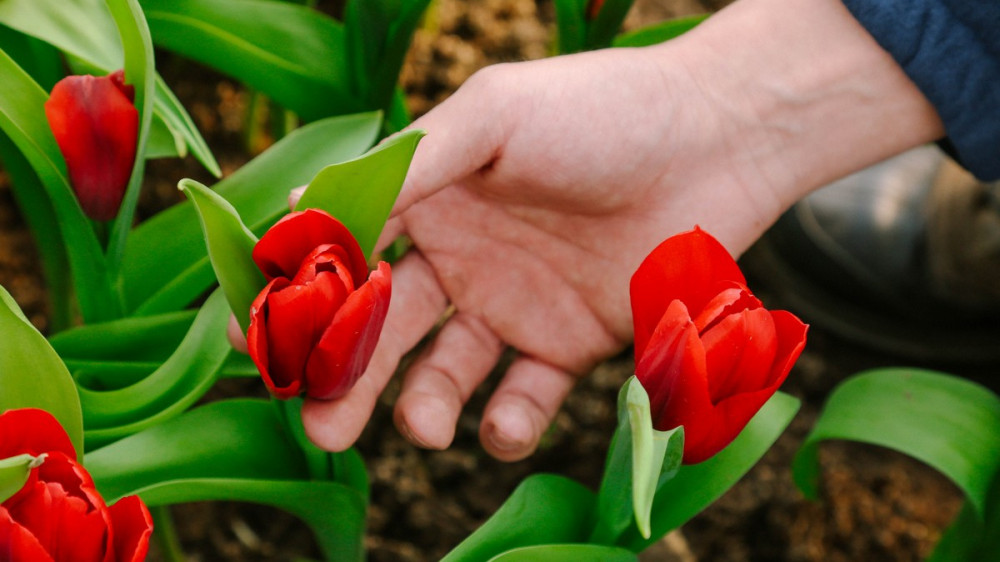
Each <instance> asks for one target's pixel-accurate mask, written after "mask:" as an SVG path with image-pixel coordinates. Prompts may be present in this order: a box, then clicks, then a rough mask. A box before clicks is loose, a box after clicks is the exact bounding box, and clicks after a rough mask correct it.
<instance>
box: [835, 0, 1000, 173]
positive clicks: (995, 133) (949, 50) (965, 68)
mask: <svg viewBox="0 0 1000 562" xmlns="http://www.w3.org/2000/svg"><path fill="white" fill-rule="evenodd" d="M843 2H844V5H845V6H847V9H848V10H849V11H850V12H851V14H853V15H854V17H855V18H857V20H858V21H859V22H861V25H863V26H864V27H865V29H867V30H868V32H869V33H871V34H872V36H873V37H874V38H875V40H876V41H878V43H879V45H881V46H882V48H883V49H885V50H886V51H888V52H889V54H891V55H892V56H893V58H895V59H896V61H897V62H898V63H899V64H900V66H902V68H903V71H904V72H906V74H907V75H908V76H909V77H910V79H911V80H913V82H914V83H915V84H916V85H917V87H918V88H920V91H921V92H923V94H924V95H925V96H926V97H927V99H928V100H929V101H930V102H931V104H933V105H934V107H935V108H936V109H937V112H938V115H940V116H941V120H942V121H943V122H944V127H945V131H946V133H947V135H948V138H947V139H944V141H943V142H942V145H943V146H945V147H946V148H947V149H950V152H952V154H953V155H955V156H956V158H957V159H958V161H959V162H960V163H961V164H962V165H964V166H965V167H966V168H968V169H969V170H970V171H971V172H972V173H973V174H975V175H976V176H977V177H979V178H980V179H982V180H997V179H1000V2H997V0H843Z"/></svg>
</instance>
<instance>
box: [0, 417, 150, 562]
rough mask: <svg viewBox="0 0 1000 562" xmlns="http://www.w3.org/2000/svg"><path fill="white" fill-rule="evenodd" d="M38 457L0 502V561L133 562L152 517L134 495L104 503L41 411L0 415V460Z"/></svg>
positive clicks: (145, 543)
mask: <svg viewBox="0 0 1000 562" xmlns="http://www.w3.org/2000/svg"><path fill="white" fill-rule="evenodd" d="M21 454H29V455H32V456H35V457H41V459H40V460H41V464H40V465H39V466H37V467H36V468H33V469H32V470H31V474H30V476H29V477H28V482H27V483H26V484H25V485H24V486H23V487H22V488H21V489H20V490H19V491H18V492H17V493H15V494H14V495H13V496H11V497H10V498H8V499H7V500H6V501H4V502H3V503H2V504H0V560H17V561H24V562H47V561H52V562H138V561H140V560H144V559H145V558H146V551H147V549H148V548H149V535H150V534H151V533H152V532H153V520H152V518H151V517H150V515H149V511H148V510H147V509H146V506H145V505H144V504H143V503H142V500H140V499H139V497H138V496H129V497H127V498H122V499H121V500H119V501H118V502H116V503H115V504H114V505H112V506H111V507H108V506H107V505H106V504H105V503H104V499H103V498H101V496H100V494H98V493H97V489H96V488H95V487H94V481H93V480H92V479H91V478H90V475H89V474H87V471H86V470H84V468H83V467H82V466H81V465H80V464H79V463H77V462H76V452H75V451H74V450H73V445H72V444H71V443H70V440H69V437H67V435H66V432H65V431H64V430H63V428H62V426H60V425H59V422H58V421H56V419H55V418H53V417H52V415H51V414H49V413H48V412H46V411H44V410H37V409H33V408H26V409H22V410H8V411H7V412H4V413H3V414H0V459H3V458H10V457H14V456H17V455H21Z"/></svg>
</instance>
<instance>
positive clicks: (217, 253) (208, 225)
mask: <svg viewBox="0 0 1000 562" xmlns="http://www.w3.org/2000/svg"><path fill="white" fill-rule="evenodd" d="M177 185H178V187H180V189H181V191H183V192H184V193H185V194H186V195H187V196H188V198H189V199H190V200H191V202H192V203H194V207H195V209H196V210H197V211H198V218H199V219H201V227H202V230H203V231H204V233H205V244H206V245H207V246H208V257H209V259H210V260H211V262H212V269H213V270H215V276H216V278H217V279H218V280H219V285H220V286H221V287H222V291H223V292H224V293H225V294H226V300H227V301H229V308H230V309H231V310H232V311H233V313H234V314H235V315H236V320H237V321H238V322H239V323H240V328H242V329H243V333H246V331H247V327H248V326H250V305H251V304H253V301H254V299H255V298H257V294H258V293H260V291H261V289H263V288H264V286H265V285H266V284H267V281H266V280H265V279H264V275H263V274H262V273H261V272H260V269H258V268H257V264H256V263H254V261H253V255H252V254H253V247H254V245H255V244H256V243H257V237H256V236H254V234H253V233H252V232H250V230H249V229H248V228H247V227H246V226H245V225H244V224H243V221H242V220H240V215H239V213H237V212H236V209H234V208H233V206H232V205H230V204H229V202H228V201H226V200H225V199H223V198H222V196H221V195H219V194H217V193H215V192H214V191H212V190H211V189H209V188H207V187H205V186H204V185H202V184H200V183H198V182H196V181H194V180H191V179H183V180H181V181H180V183H179V184H177Z"/></svg>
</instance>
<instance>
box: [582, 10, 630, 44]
mask: <svg viewBox="0 0 1000 562" xmlns="http://www.w3.org/2000/svg"><path fill="white" fill-rule="evenodd" d="M632 2H633V0H604V5H602V6H601V11H600V12H598V13H597V17H596V18H594V20H593V21H591V22H589V24H588V25H587V40H586V49H587V50H588V51H591V50H594V49H604V48H607V47H610V46H611V40H612V39H614V37H615V34H617V33H618V31H619V30H620V29H621V28H622V22H624V21H625V16H627V15H628V11H629V9H630V8H632Z"/></svg>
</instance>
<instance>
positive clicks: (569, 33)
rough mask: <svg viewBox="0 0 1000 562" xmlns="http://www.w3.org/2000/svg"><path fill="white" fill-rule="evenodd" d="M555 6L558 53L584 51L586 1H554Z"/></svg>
mask: <svg viewBox="0 0 1000 562" xmlns="http://www.w3.org/2000/svg"><path fill="white" fill-rule="evenodd" d="M555 4H556V32H557V39H558V46H559V53H560V54H563V55H566V54H569V53H577V52H580V51H582V50H584V44H585V40H586V37H587V20H586V19H585V14H586V11H587V0H555Z"/></svg>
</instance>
